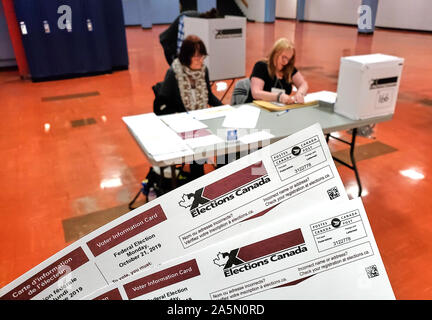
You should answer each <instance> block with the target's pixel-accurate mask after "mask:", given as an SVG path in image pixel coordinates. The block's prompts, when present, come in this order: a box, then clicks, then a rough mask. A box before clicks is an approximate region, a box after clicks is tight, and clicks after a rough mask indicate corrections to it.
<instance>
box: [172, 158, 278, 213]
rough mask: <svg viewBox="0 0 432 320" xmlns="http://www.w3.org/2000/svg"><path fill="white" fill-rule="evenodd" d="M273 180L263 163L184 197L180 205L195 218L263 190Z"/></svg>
mask: <svg viewBox="0 0 432 320" xmlns="http://www.w3.org/2000/svg"><path fill="white" fill-rule="evenodd" d="M270 181H271V180H270V178H269V176H268V174H267V171H266V169H265V167H264V165H263V163H262V161H260V162H258V163H255V164H253V165H251V166H248V167H246V168H244V169H241V170H239V171H237V172H235V173H233V174H231V175H229V176H227V177H225V178H223V179H221V180H218V181H216V182H214V183H212V184H210V185H207V186H205V187H203V188H200V189H198V190H196V191H195V192H191V193H185V194H183V195H182V198H181V200H180V201H179V202H178V205H179V206H180V207H181V208H185V209H189V212H190V214H191V215H192V217H193V218H195V217H197V216H199V215H201V214H203V213H206V212H210V211H211V210H213V209H214V208H217V207H219V206H222V205H224V204H226V203H228V202H230V201H232V200H234V199H236V198H237V197H241V196H243V195H245V194H249V192H251V191H253V190H255V189H258V188H261V187H262V186H263V185H265V184H267V183H269V182H270Z"/></svg>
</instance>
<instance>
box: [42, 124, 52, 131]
mask: <svg viewBox="0 0 432 320" xmlns="http://www.w3.org/2000/svg"><path fill="white" fill-rule="evenodd" d="M50 129H51V125H50V124H49V123H45V124H44V131H45V133H48V132H49V131H50Z"/></svg>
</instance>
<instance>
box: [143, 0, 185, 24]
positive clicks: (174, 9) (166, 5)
mask: <svg viewBox="0 0 432 320" xmlns="http://www.w3.org/2000/svg"><path fill="white" fill-rule="evenodd" d="M150 4H151V12H152V23H153V24H166V23H172V22H173V21H174V20H175V19H176V18H177V16H178V15H179V14H180V6H179V2H178V1H173V0H150Z"/></svg>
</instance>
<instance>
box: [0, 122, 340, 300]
mask: <svg viewBox="0 0 432 320" xmlns="http://www.w3.org/2000/svg"><path fill="white" fill-rule="evenodd" d="M330 191H331V192H330ZM329 194H330V195H331V196H329ZM346 199H348V196H347V194H346V192H345V189H344V186H343V184H342V181H341V179H340V177H339V175H338V171H337V170H336V167H335V165H334V162H333V160H332V156H331V154H330V151H329V149H328V146H327V143H326V140H325V138H324V135H323V133H322V129H321V127H320V125H319V124H315V125H314V126H311V127H309V128H306V129H304V130H302V131H300V132H298V133H295V134H292V135H290V136H289V137H287V138H285V139H282V140H280V141H278V142H276V143H273V144H271V145H269V146H267V147H265V148H262V149H260V150H258V151H255V152H254V153H251V154H250V155H247V156H244V157H242V158H241V159H239V160H237V161H235V162H232V163H230V164H227V165H226V166H224V167H222V168H220V169H218V170H215V171H213V172H210V173H208V174H206V175H204V176H202V177H200V178H198V179H195V180H194V181H192V182H190V183H188V184H185V185H183V186H181V187H179V188H177V189H175V190H173V191H171V192H169V193H167V194H165V195H163V196H161V197H158V198H156V199H155V200H152V201H150V202H149V203H146V204H145V205H143V206H141V207H139V208H137V209H135V210H133V211H130V212H128V213H126V214H124V215H123V216H121V217H119V218H118V219H115V220H113V221H111V222H110V223H108V224H106V225H104V226H103V227H101V228H99V229H97V230H95V231H93V232H91V233H90V234H88V235H86V236H84V237H83V238H81V239H80V240H78V241H76V242H75V243H73V244H71V245H69V246H68V247H66V248H65V249H63V250H61V251H60V252H58V253H57V254H55V255H53V256H52V257H50V258H48V259H47V260H46V261H44V262H42V263H41V264H39V265H38V266H36V267H34V268H33V269H31V270H30V271H28V272H27V273H25V274H24V275H22V276H21V277H19V278H18V279H16V280H15V281H13V282H12V283H10V284H8V285H7V286H6V287H4V288H2V289H1V290H0V297H1V298H2V299H80V298H82V297H84V296H87V295H89V294H90V293H92V292H94V291H96V290H98V289H100V288H102V287H105V286H107V285H109V284H111V283H115V282H118V281H121V280H123V279H125V278H128V277H130V276H133V275H134V274H136V273H138V272H140V271H142V270H145V269H148V268H153V267H155V266H157V265H158V264H160V263H164V262H166V261H169V260H171V259H175V258H178V257H181V256H184V255H185V254H188V253H192V252H194V251H196V250H199V249H202V248H205V247H208V246H209V245H211V244H213V243H216V242H219V241H222V240H224V239H227V238H228V237H230V236H232V235H233V234H240V233H241V232H245V231H247V230H250V228H252V227H254V226H257V225H261V224H262V223H265V222H267V221H276V220H278V219H279V218H280V216H281V215H290V214H294V213H295V212H297V211H299V210H302V209H304V208H306V207H308V206H311V205H313V204H317V203H326V202H330V201H331V202H336V201H343V200H346ZM281 203H286V206H285V209H286V210H283V211H274V212H273V210H272V208H275V207H276V206H278V205H279V204H281Z"/></svg>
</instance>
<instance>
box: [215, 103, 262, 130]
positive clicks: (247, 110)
mask: <svg viewBox="0 0 432 320" xmlns="http://www.w3.org/2000/svg"><path fill="white" fill-rule="evenodd" d="M260 111H261V110H260V109H259V108H257V107H253V106H249V105H244V106H241V107H238V108H237V109H235V110H234V111H231V112H230V113H228V114H227V115H226V117H225V120H224V122H223V124H222V126H223V127H224V128H255V127H256V124H257V122H258V118H259V115H260Z"/></svg>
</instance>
